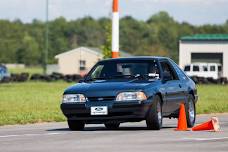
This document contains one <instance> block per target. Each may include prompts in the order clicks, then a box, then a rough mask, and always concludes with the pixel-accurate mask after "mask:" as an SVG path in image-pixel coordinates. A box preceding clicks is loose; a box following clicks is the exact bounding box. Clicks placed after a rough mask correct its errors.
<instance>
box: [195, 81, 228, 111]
mask: <svg viewBox="0 0 228 152" xmlns="http://www.w3.org/2000/svg"><path fill="white" fill-rule="evenodd" d="M197 88H198V95H199V101H198V103H197V106H196V107H197V113H199V114H204V113H223V112H228V85H199V86H197Z"/></svg>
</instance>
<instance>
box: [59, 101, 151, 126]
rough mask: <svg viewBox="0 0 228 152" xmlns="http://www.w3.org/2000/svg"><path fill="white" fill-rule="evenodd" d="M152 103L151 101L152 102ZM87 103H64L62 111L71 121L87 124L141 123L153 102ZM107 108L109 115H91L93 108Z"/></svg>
mask: <svg viewBox="0 0 228 152" xmlns="http://www.w3.org/2000/svg"><path fill="white" fill-rule="evenodd" d="M150 101H151V100H150ZM150 101H149V100H146V101H142V102H139V101H131V102H129V101H128V102H127V101H126V102H115V101H111V102H110V101H108V102H100V101H98V102H94V101H93V102H87V103H74V104H72V103H71V104H68V103H62V104H61V110H62V112H63V114H64V115H65V116H66V117H67V119H69V120H82V121H84V122H86V123H103V122H107V121H119V122H126V121H141V120H143V119H145V116H146V115H147V112H148V110H149V109H150V106H151V104H152V103H151V102H150ZM99 106H106V107H107V108H108V114H107V115H91V107H99Z"/></svg>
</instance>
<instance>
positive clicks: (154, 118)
mask: <svg viewBox="0 0 228 152" xmlns="http://www.w3.org/2000/svg"><path fill="white" fill-rule="evenodd" d="M162 118H163V117H162V104H161V98H160V97H159V96H158V95H156V96H155V97H154V99H153V105H152V106H151V109H150V111H149V113H148V115H147V117H146V124H147V128H148V129H151V130H160V129H161V128H162Z"/></svg>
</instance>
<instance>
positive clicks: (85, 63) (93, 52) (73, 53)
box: [48, 47, 130, 75]
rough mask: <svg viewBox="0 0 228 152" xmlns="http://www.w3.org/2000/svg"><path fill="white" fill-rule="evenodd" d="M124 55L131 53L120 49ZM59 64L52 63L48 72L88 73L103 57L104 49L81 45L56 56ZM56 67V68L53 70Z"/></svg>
mask: <svg viewBox="0 0 228 152" xmlns="http://www.w3.org/2000/svg"><path fill="white" fill-rule="evenodd" d="M120 55H121V56H122V57H128V56H130V54H128V53H124V52H123V51H120ZM55 58H56V59H57V60H58V65H51V66H50V67H51V68H49V70H48V71H49V72H48V73H52V72H58V73H62V74H65V75H66V74H81V75H84V74H85V73H87V72H88V71H89V70H90V69H91V68H92V67H93V66H94V65H95V64H96V63H97V62H98V61H99V60H101V59H103V54H102V51H101V50H99V49H97V48H88V47H79V48H76V49H73V50H70V51H67V52H64V53H61V54H58V55H56V56H55ZM51 69H54V70H51Z"/></svg>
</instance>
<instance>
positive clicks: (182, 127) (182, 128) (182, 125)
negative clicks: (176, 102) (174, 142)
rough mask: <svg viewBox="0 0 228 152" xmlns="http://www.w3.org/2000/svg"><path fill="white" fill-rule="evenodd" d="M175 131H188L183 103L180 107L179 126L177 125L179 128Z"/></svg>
mask: <svg viewBox="0 0 228 152" xmlns="http://www.w3.org/2000/svg"><path fill="white" fill-rule="evenodd" d="M175 130H176V131H187V130H188V128H187V120H186V113H185V107H184V103H182V104H181V105H180V111H179V118H178V124H177V128H176V129H175Z"/></svg>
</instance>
